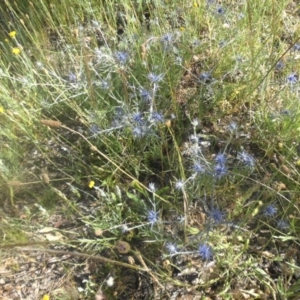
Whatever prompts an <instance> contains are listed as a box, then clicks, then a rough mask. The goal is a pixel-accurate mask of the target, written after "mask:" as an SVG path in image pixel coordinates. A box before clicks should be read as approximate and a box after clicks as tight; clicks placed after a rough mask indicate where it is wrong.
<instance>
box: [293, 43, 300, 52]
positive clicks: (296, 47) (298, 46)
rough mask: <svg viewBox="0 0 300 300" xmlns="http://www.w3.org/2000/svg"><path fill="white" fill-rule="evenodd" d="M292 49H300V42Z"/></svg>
mask: <svg viewBox="0 0 300 300" xmlns="http://www.w3.org/2000/svg"><path fill="white" fill-rule="evenodd" d="M292 50H293V51H300V44H299V43H297V44H295V45H294V46H293V48H292Z"/></svg>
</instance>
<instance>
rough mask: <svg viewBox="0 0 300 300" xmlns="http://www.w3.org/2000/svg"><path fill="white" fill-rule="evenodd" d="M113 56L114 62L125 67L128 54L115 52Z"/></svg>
mask: <svg viewBox="0 0 300 300" xmlns="http://www.w3.org/2000/svg"><path fill="white" fill-rule="evenodd" d="M114 56H115V59H116V61H117V62H118V63H119V64H121V65H125V64H126V63H127V61H128V60H129V54H128V53H127V52H125V51H117V52H116V53H115V55H114Z"/></svg>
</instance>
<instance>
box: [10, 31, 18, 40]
mask: <svg viewBox="0 0 300 300" xmlns="http://www.w3.org/2000/svg"><path fill="white" fill-rule="evenodd" d="M16 34H17V33H16V32H15V31H11V32H10V33H9V34H8V35H9V36H10V37H11V38H14V37H15V36H16Z"/></svg>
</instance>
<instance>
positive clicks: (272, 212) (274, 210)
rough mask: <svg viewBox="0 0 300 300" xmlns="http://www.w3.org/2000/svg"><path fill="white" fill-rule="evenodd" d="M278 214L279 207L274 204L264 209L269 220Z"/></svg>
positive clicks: (264, 213)
mask: <svg viewBox="0 0 300 300" xmlns="http://www.w3.org/2000/svg"><path fill="white" fill-rule="evenodd" d="M276 213H277V207H276V206H275V205H273V204H269V205H268V206H266V207H265V208H264V209H263V215H264V216H265V217H268V218H272V217H274V216H275V215H276Z"/></svg>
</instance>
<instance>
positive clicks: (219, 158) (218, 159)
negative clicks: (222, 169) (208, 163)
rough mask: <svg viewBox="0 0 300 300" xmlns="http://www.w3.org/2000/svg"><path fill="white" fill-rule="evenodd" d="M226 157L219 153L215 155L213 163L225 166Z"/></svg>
mask: <svg viewBox="0 0 300 300" xmlns="http://www.w3.org/2000/svg"><path fill="white" fill-rule="evenodd" d="M226 160H227V159H226V156H225V154H223V153H219V154H217V155H216V157H215V162H216V163H217V164H220V165H223V166H224V165H225V164H226Z"/></svg>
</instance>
